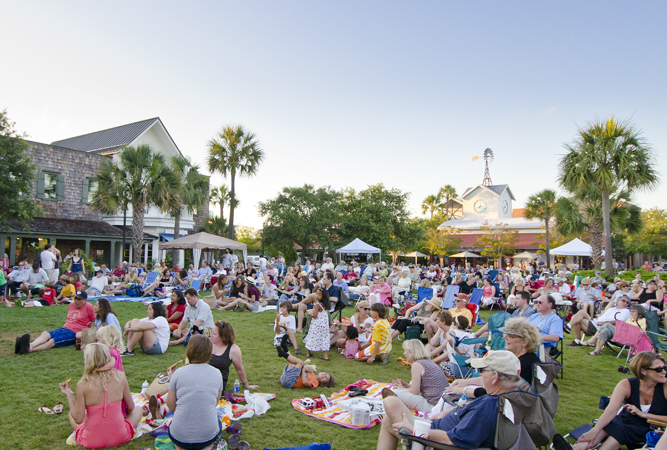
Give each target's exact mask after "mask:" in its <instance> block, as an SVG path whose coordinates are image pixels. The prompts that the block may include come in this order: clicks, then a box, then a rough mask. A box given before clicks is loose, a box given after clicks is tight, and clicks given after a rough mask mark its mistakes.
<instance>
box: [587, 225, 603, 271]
mask: <svg viewBox="0 0 667 450" xmlns="http://www.w3.org/2000/svg"><path fill="white" fill-rule="evenodd" d="M588 231H589V233H590V235H591V247H592V248H593V249H592V250H593V251H592V253H593V254H592V255H591V256H592V258H593V264H594V265H595V269H596V270H599V269H600V266H602V231H601V230H600V228H599V226H598V224H589V227H588Z"/></svg>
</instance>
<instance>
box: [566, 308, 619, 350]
mask: <svg viewBox="0 0 667 450" xmlns="http://www.w3.org/2000/svg"><path fill="white" fill-rule="evenodd" d="M629 306H630V299H629V298H628V297H627V296H622V297H620V298H619V299H618V300H617V301H616V306H613V307H611V308H609V309H607V310H606V311H605V312H603V313H602V314H601V315H600V316H599V317H598V318H597V319H592V318H591V316H590V315H589V314H588V311H586V310H585V309H582V310H580V311H579V312H578V313H576V314H575V315H574V316H572V319H571V320H570V323H569V324H567V325H566V326H565V328H566V331H567V332H568V333H569V332H570V330H572V331H574V336H575V339H574V341H572V342H570V343H569V344H567V345H568V346H570V347H580V346H581V345H582V343H581V332H582V331H583V332H584V334H585V335H586V336H588V337H591V336H593V335H594V334H595V333H597V332H598V330H599V329H600V327H601V326H602V325H604V324H605V323H611V324H615V323H616V321H617V320H621V321H623V322H625V321H626V320H628V319H629V318H630V310H629V309H628V307H629Z"/></svg>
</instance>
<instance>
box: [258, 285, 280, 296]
mask: <svg viewBox="0 0 667 450" xmlns="http://www.w3.org/2000/svg"><path fill="white" fill-rule="evenodd" d="M277 289H278V288H277V287H276V286H275V285H274V284H271V283H268V284H267V283H263V284H262V297H264V298H270V299H275V298H277V297H278V291H277Z"/></svg>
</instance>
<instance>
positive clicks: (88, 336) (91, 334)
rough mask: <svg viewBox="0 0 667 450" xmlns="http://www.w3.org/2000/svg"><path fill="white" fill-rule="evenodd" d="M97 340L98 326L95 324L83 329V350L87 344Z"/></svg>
mask: <svg viewBox="0 0 667 450" xmlns="http://www.w3.org/2000/svg"><path fill="white" fill-rule="evenodd" d="M95 342H97V327H96V326H95V325H93V326H92V327H90V328H84V329H83V330H81V350H83V349H84V348H85V347H86V345H88V344H94V343H95Z"/></svg>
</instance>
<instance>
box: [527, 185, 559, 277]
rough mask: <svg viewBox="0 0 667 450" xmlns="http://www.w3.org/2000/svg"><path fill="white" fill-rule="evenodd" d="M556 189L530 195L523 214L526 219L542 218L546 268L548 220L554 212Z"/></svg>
mask: <svg viewBox="0 0 667 450" xmlns="http://www.w3.org/2000/svg"><path fill="white" fill-rule="evenodd" d="M556 197H557V195H556V191H553V190H551V189H545V190H543V191H540V192H538V193H537V194H535V195H531V196H530V198H529V199H528V203H526V210H525V213H524V214H525V216H526V219H542V220H544V228H545V230H546V243H547V269H549V268H551V257H550V254H549V252H550V250H551V249H550V247H549V244H550V242H549V222H550V221H551V218H552V217H553V216H554V214H555V207H556V202H557V198H556Z"/></svg>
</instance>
